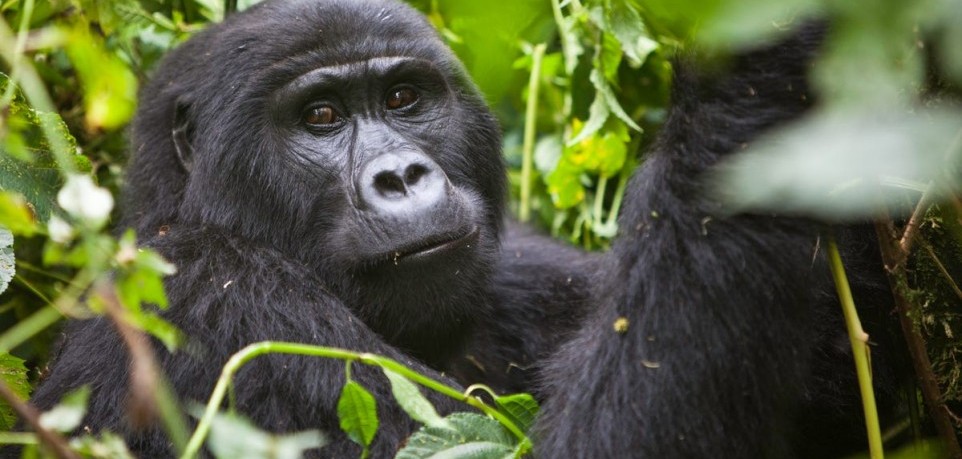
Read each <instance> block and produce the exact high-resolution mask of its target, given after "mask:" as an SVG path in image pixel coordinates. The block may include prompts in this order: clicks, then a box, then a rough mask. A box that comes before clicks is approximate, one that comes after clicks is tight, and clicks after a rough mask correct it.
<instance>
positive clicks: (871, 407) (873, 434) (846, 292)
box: [828, 238, 885, 459]
mask: <svg viewBox="0 0 962 459" xmlns="http://www.w3.org/2000/svg"><path fill="white" fill-rule="evenodd" d="M828 258H829V266H830V267H831V269H832V278H833V279H834V280H835V287H836V289H837V290H838V298H839V300H840V301H841V303H842V312H843V313H844V314H845V328H846V329H848V339H849V341H850V342H851V344H852V354H853V355H854V357H855V370H856V373H857V374H858V387H859V390H860V391H861V393H862V409H863V410H864V412H865V428H866V430H867V433H868V447H869V457H871V458H872V459H882V458H883V457H884V456H885V452H884V450H883V448H882V432H881V429H880V428H879V421H878V409H877V408H876V406H875V391H874V390H873V388H872V366H871V363H870V358H869V352H870V351H869V348H868V345H867V344H866V343H868V334H866V333H865V330H863V329H862V324H861V322H860V321H859V319H858V311H856V310H855V301H854V300H853V299H852V290H851V289H850V288H849V285H848V278H847V277H846V275H845V267H844V266H842V257H841V255H839V253H838V247H837V246H836V245H835V239H834V238H829V241H828Z"/></svg>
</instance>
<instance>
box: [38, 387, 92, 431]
mask: <svg viewBox="0 0 962 459" xmlns="http://www.w3.org/2000/svg"><path fill="white" fill-rule="evenodd" d="M88 398H90V387H88V386H83V387H81V388H79V389H77V390H75V391H73V392H70V393H69V394H67V395H65V396H64V397H63V399H61V400H60V403H59V404H57V406H55V407H53V409H51V410H50V411H47V412H45V413H43V414H41V415H40V425H42V426H43V427H45V428H47V429H50V430H56V431H57V432H62V433H68V432H71V431H73V430H74V429H76V428H78V427H80V423H81V422H82V421H83V419H84V415H85V414H86V413H87V399H88Z"/></svg>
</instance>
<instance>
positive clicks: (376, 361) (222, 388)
mask: <svg viewBox="0 0 962 459" xmlns="http://www.w3.org/2000/svg"><path fill="white" fill-rule="evenodd" d="M264 354H294V355H307V356H314V357H325V358H332V359H339V360H346V361H348V362H360V363H363V364H365V365H372V366H377V367H381V368H386V369H388V370H391V371H393V372H395V373H398V374H400V375H402V376H404V377H406V378H408V379H410V380H411V381H414V382H416V383H418V384H420V385H422V386H424V387H427V388H428V389H431V390H433V391H435V392H438V393H440V394H442V395H446V396H448V397H451V398H453V399H455V400H458V401H461V402H464V403H467V404H468V405H471V406H472V407H475V408H477V409H479V410H481V411H482V412H484V413H485V414H487V415H488V416H491V417H493V418H495V419H496V420H498V422H500V423H501V424H502V425H504V426H505V428H507V429H508V430H509V431H510V432H511V433H512V434H514V435H515V436H516V437H517V438H518V439H519V440H520V441H521V448H522V451H523V452H526V451H528V450H529V449H530V448H531V440H530V439H529V438H528V437H527V436H526V435H525V434H524V432H522V431H521V429H519V428H518V426H516V425H515V424H514V422H512V421H511V420H510V419H508V418H507V417H506V416H504V415H503V414H501V413H500V412H499V411H498V410H496V409H494V408H492V407H490V406H488V405H486V404H485V403H484V402H482V401H481V400H480V399H478V398H477V397H473V396H471V395H467V394H464V393H462V392H460V391H458V390H457V389H455V388H453V387H450V386H448V385H446V384H444V383H441V382H440V381H436V380H434V379H432V378H429V377H427V376H424V375H422V374H420V373H418V372H416V371H414V370H411V369H410V368H408V367H406V366H404V365H403V364H401V363H400V362H398V361H396V360H393V359H389V358H387V357H382V356H379V355H374V354H369V353H366V352H354V351H349V350H345V349H339V348H334V347H324V346H312V345H308V344H299V343H287V342H280V341H262V342H259V343H254V344H251V345H248V346H246V347H245V348H243V349H241V350H240V351H238V352H237V353H235V354H234V355H232V356H231V358H230V359H228V360H227V364H225V365H224V369H223V370H222V371H221V374H220V378H218V380H217V384H216V385H215V386H214V391H213V393H211V396H210V400H209V401H208V402H207V407H206V408H205V409H204V414H203V416H202V417H201V418H200V421H199V422H198V424H197V428H196V429H195V430H194V434H193V435H192V436H191V437H190V441H189V442H188V443H187V447H186V448H185V449H184V453H183V454H182V455H181V459H190V458H193V457H196V456H197V453H198V452H199V451H200V447H201V445H202V444H203V442H204V439H205V438H206V437H207V433H208V432H209V431H210V427H211V423H212V422H213V420H214V416H215V415H216V414H217V409H218V407H220V405H221V403H222V402H223V401H224V396H225V395H226V393H227V387H228V386H229V385H230V381H231V379H232V378H233V376H234V374H236V373H237V372H238V371H239V370H240V368H241V367H243V366H244V365H245V364H246V363H247V362H250V361H251V360H253V359H254V358H255V357H258V356H261V355H264Z"/></svg>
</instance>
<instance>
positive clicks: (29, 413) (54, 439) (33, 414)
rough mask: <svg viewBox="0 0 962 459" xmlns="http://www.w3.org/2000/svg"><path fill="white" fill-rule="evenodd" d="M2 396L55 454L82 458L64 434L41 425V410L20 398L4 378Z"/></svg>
mask: <svg viewBox="0 0 962 459" xmlns="http://www.w3.org/2000/svg"><path fill="white" fill-rule="evenodd" d="M0 398H3V400H4V401H5V402H7V405H10V407H11V408H13V410H14V411H16V412H17V415H18V416H20V419H23V420H24V421H25V422H26V423H27V425H29V426H30V428H32V429H33V431H34V432H35V433H36V434H37V438H39V439H40V443H42V444H43V445H45V446H46V447H47V448H48V450H49V451H50V452H51V453H53V455H54V456H56V457H57V458H59V459H80V456H79V455H78V454H77V453H75V452H73V451H72V450H71V449H70V446H69V445H68V444H67V440H66V439H64V438H63V436H61V435H60V434H58V433H57V432H54V431H52V430H49V429H47V428H44V426H42V425H40V412H39V411H37V409H36V408H34V407H32V406H30V405H28V404H27V403H26V402H24V401H23V400H20V397H18V396H17V394H15V393H14V392H13V391H12V390H10V387H9V386H7V384H6V382H4V381H3V380H0Z"/></svg>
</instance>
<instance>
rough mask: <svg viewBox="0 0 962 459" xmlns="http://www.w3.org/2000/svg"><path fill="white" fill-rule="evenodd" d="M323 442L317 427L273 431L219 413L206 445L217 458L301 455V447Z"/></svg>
mask: <svg viewBox="0 0 962 459" xmlns="http://www.w3.org/2000/svg"><path fill="white" fill-rule="evenodd" d="M325 443H326V441H325V439H324V436H323V435H322V434H321V432H320V431H317V430H307V431H304V432H298V433H294V434H289V435H272V434H270V433H267V432H264V431H263V430H260V429H258V428H257V427H256V426H254V424H253V423H251V422H250V421H249V420H247V419H245V418H243V417H241V416H239V415H235V414H218V415H217V416H215V417H214V422H213V424H211V429H210V437H209V438H208V439H207V446H208V447H209V448H210V451H211V452H212V453H214V456H215V457H217V458H220V459H300V458H301V457H303V455H304V451H307V450H309V449H314V448H320V447H321V446H324V444H325Z"/></svg>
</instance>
